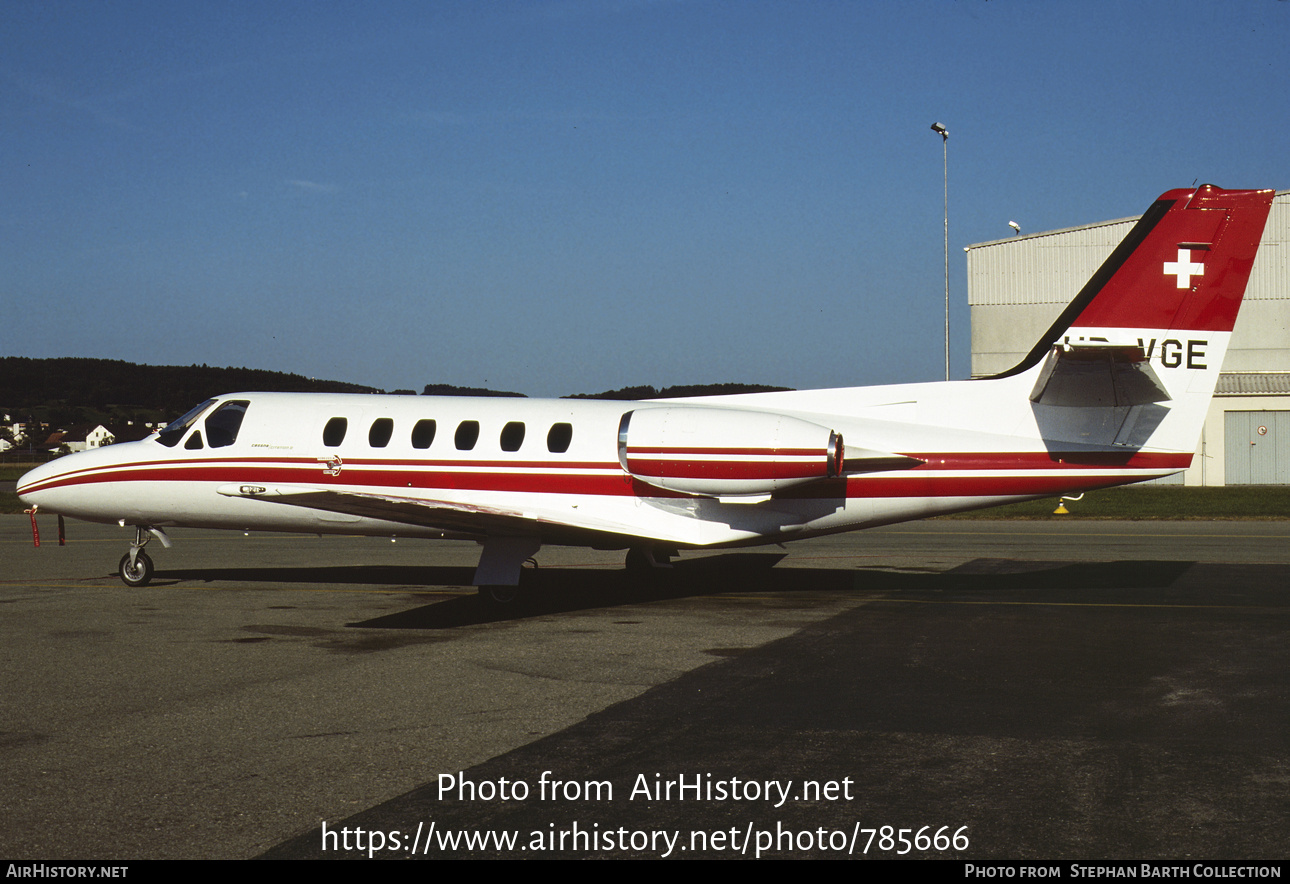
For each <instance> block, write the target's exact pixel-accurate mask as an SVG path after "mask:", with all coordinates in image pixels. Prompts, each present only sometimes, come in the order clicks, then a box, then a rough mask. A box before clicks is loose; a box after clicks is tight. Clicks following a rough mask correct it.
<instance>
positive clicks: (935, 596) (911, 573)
mask: <svg viewBox="0 0 1290 884" xmlns="http://www.w3.org/2000/svg"><path fill="white" fill-rule="evenodd" d="M784 557H785V556H784V554H783V553H778V552H775V553H725V554H721V555H714V556H708V557H705V558H697V559H687V560H682V561H679V562H677V563H676V566H675V567H674V568H672V569H670V570H667V571H663V572H661V573H660V574H659V575H658V577H657V578H653V577H646V578H642V577H639V576H636V575H632V574H630V573H628V572H626V571H623V570H619V569H613V570H602V569H584V568H540V569H537V570H534V571H528V572H526V575H525V580H524V585H523V586H522V588H521V590H520V592H519V595H518V597H517V598H516V599H515V601H513V602H511V603H509V604H506V605H496V604H491V603H488V602H486V601H484V600H483V599H482V598H480V597H478V596H476V595H475V594H473V593H470V594H465V595H453V596H451V597H449V598H442V599H436V600H435V601H433V602H431V603H430V604H426V605H422V606H420V607H416V608H412V609H410V610H407V611H402V612H399V613H395V614H388V615H385V616H382V617H377V618H373V619H370V620H365V621H361V622H355V623H350V624H348V625H349V626H351V627H356V628H363V629H450V628H453V627H459V626H470V625H476V624H480V623H492V622H499V621H508V620H523V619H526V618H529V617H535V616H544V615H550V614H561V613H570V612H576V611H585V610H598V609H605V608H615V607H625V606H630V605H638V604H650V603H657V602H662V601H667V600H674V599H704V598H715V597H717V596H727V597H728V596H731V595H737V596H739V597H742V598H747V599H750V600H756V599H757V598H758V597H761V598H763V599H767V598H770V597H779V598H781V599H783V598H785V597H787V599H788V600H791V603H792V604H793V605H795V606H800V605H811V604H815V603H825V602H827V603H833V602H834V601H836V599H837V597H838V596H839V595H840V594H841V595H845V596H850V597H859V598H862V599H864V600H866V601H883V600H887V601H896V602H901V601H905V602H916V601H939V602H946V603H954V602H958V603H965V604H970V603H973V602H990V603H996V604H1008V603H1012V604H1026V603H1030V604H1114V603H1121V604H1124V603H1132V602H1136V601H1141V593H1142V592H1143V591H1152V592H1153V595H1152V599H1151V600H1152V601H1153V602H1155V603H1160V602H1161V601H1168V600H1173V601H1188V600H1190V599H1189V598H1183V597H1181V596H1177V594H1176V593H1174V594H1173V595H1171V597H1170V599H1162V598H1160V597H1159V594H1158V591H1159V590H1161V589H1167V588H1169V587H1170V586H1172V584H1173V583H1174V582H1175V581H1176V580H1177V579H1178V577H1179V576H1181V575H1182V574H1183V573H1184V572H1186V571H1187V570H1188V569H1189V568H1190V567H1191V566H1192V564H1193V563H1192V562H1177V561H1122V562H1034V561H1018V560H1015V559H987V558H983V559H974V560H972V561H970V562H967V563H965V564H963V565H960V566H959V567H957V568H953V569H950V570H947V571H922V570H914V569H895V568H890V567H881V566H876V567H862V568H835V569H830V568H779V569H776V568H775V566H776V565H777V564H779V562H780V561H781V560H782V559H783V558H784ZM472 574H473V570H472V569H471V568H454V567H438V566H426V567H419V566H408V565H375V566H365V565H337V566H316V567H308V568H299V567H293V568H205V569H201V570H170V571H165V572H158V574H157V577H158V580H156V581H155V582H154V584H153V585H154V586H155V587H157V588H163V587H164V586H166V585H172V586H173V585H177V584H180V583H183V582H186V581H196V582H203V583H208V582H215V581H218V582H220V583H232V584H237V583H241V582H246V583H255V584H265V583H270V584H273V583H277V584H315V585H319V586H322V585H327V586H333V587H345V586H351V587H353V588H354V589H356V590H361V589H362V588H365V587H375V586H380V587H386V588H388V589H406V591H407V592H408V593H409V594H412V595H416V594H417V593H418V589H417V587H469V586H470V580H471V576H472Z"/></svg>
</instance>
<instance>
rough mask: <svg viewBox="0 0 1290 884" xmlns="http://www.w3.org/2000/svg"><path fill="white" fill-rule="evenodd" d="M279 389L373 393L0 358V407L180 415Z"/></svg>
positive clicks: (105, 362) (297, 382)
mask: <svg viewBox="0 0 1290 884" xmlns="http://www.w3.org/2000/svg"><path fill="white" fill-rule="evenodd" d="M243 390H247V391H250V390H280V391H284V392H291V393H296V392H314V393H379V392H381V391H380V390H377V389H375V388H373V387H363V386H360V385H358V384H346V383H342V382H340V381H320V380H314V379H313V378H307V377H304V376H302V375H298V374H284V373H282V372H278V371H264V370H263V369H258V368H215V367H212V366H209V365H136V364H135V363H133V362H122V361H121V360H118V359H79V358H71V357H68V358H62V359H25V358H22V357H17V356H6V357H3V358H0V406H3V407H5V408H11V409H18V410H22V409H31V408H38V407H40V406H50V405H63V406H79V407H88V408H93V409H107V408H108V407H110V406H119V407H126V408H141V409H158V410H161V411H163V412H166V413H169V414H172V415H174V414H182V413H183V412H185V411H187V410H188V409H189V408H191V407H192V406H194V405H196V404H197V403H198V402H201V401H202V400H204V399H209V398H210V397H211V396H214V395H217V394H219V393H236V392H240V391H243Z"/></svg>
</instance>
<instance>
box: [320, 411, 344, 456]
mask: <svg viewBox="0 0 1290 884" xmlns="http://www.w3.org/2000/svg"><path fill="white" fill-rule="evenodd" d="M348 427H349V421H347V420H345V418H343V417H334V418H332V419H331V420H329V421H327V426H325V427H323V444H324V445H326V446H327V447H328V448H335V447H336V446H338V445H340V443H342V442H344V441H345V430H346V429H347V428H348Z"/></svg>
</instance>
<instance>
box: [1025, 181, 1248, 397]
mask: <svg viewBox="0 0 1290 884" xmlns="http://www.w3.org/2000/svg"><path fill="white" fill-rule="evenodd" d="M1273 193H1274V191H1271V190H1220V189H1219V188H1217V187H1214V186H1212V185H1208V184H1207V185H1204V186H1202V187H1199V188H1196V189H1190V188H1188V189H1182V190H1171V191H1169V192H1168V193H1166V194H1163V195H1162V196H1161V197H1160V199H1158V200H1156V202H1155V203H1154V204H1153V205H1152V206H1151V208H1150V209H1148V210H1147V212H1146V214H1144V215H1143V216H1142V218H1141V219H1140V220H1139V221H1138V223H1137V224H1136V225H1135V226H1134V227H1133V229H1132V230H1131V231H1129V235H1128V236H1126V237H1125V238H1124V242H1122V243H1120V245H1119V246H1117V247H1116V249H1115V251H1114V252H1112V253H1111V256H1110V257H1109V258H1107V260H1106V263H1104V264H1103V265H1102V266H1101V268H1100V269H1099V270H1098V271H1097V273H1095V274H1093V277H1092V278H1091V279H1090V280H1089V281H1088V284H1087V285H1085V286H1084V288H1083V289H1082V290H1081V291H1080V293H1079V294H1078V295H1076V296H1075V300H1073V301H1072V302H1071V303H1070V305H1069V306H1068V307H1067V308H1066V309H1065V310H1064V311H1063V312H1062V314H1061V316H1059V317H1058V318H1057V321H1056V322H1055V323H1053V326H1052V328H1050V329H1049V330H1048V333H1047V334H1046V335H1044V337H1043V339H1041V340H1040V341H1039V343H1038V344H1036V345H1035V348H1034V349H1033V350H1031V352H1030V354H1029V355H1028V356H1027V357H1026V358H1025V359H1024V360H1023V361H1022V362H1021V364H1020V365H1018V366H1017V367H1016V368H1013V369H1011V370H1010V371H1007V372H1004V374H1003V375H1000V377H1004V376H1007V375H1013V374H1018V373H1020V372H1022V371H1025V370H1026V369H1028V368H1030V367H1031V366H1033V365H1036V364H1037V363H1038V362H1039V361H1040V360H1041V359H1042V358H1044V356H1045V355H1046V354H1047V353H1048V351H1049V350H1050V349H1051V348H1052V346H1053V344H1054V343H1056V342H1057V341H1059V340H1060V339H1061V338H1062V336H1063V335H1066V334H1068V333H1069V332H1071V331H1073V330H1077V329H1085V328H1087V329H1110V328H1125V329H1159V330H1161V331H1181V330H1189V331H1223V332H1229V331H1231V330H1232V325H1233V323H1235V322H1236V313H1237V310H1238V309H1239V308H1240V306H1241V298H1242V297H1243V296H1244V294H1245V284H1246V282H1247V281H1248V280H1249V277H1250V268H1251V267H1252V266H1253V265H1254V256H1255V254H1256V253H1257V252H1258V247H1259V239H1260V238H1261V237H1262V235H1263V225H1264V223H1265V222H1266V221H1267V217H1268V210H1269V209H1270V208H1271V206H1272V196H1273Z"/></svg>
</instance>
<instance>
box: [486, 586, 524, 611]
mask: <svg viewBox="0 0 1290 884" xmlns="http://www.w3.org/2000/svg"><path fill="white" fill-rule="evenodd" d="M478 591H479V598H480V600H481V601H483V602H484V603H485V604H488V605H493V606H496V607H499V608H500V607H504V606H506V605H512V604H514V603H515V600H516V599H517V598H519V596H520V588H519V587H518V586H498V585H493V586H481V587H478Z"/></svg>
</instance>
